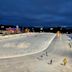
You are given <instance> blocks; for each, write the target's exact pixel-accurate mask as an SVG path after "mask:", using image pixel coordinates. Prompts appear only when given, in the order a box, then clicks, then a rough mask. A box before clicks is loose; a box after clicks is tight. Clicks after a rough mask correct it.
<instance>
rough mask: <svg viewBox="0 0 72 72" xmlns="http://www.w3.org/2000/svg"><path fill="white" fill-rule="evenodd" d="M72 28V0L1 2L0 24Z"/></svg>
mask: <svg viewBox="0 0 72 72" xmlns="http://www.w3.org/2000/svg"><path fill="white" fill-rule="evenodd" d="M50 22H51V23H54V24H53V25H55V23H58V24H62V25H67V26H72V0H0V23H3V24H4V23H5V24H9V23H10V24H17V23H19V24H22V25H23V24H33V25H34V24H35V25H38V24H42V25H43V24H45V23H46V24H47V25H49V24H48V23H50Z"/></svg>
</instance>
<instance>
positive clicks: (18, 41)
mask: <svg viewBox="0 0 72 72" xmlns="http://www.w3.org/2000/svg"><path fill="white" fill-rule="evenodd" d="M54 37H55V34H52V33H45V34H44V33H36V34H31V33H30V34H26V35H24V36H23V35H22V36H21V35H20V36H18V37H16V38H7V39H3V40H1V41H0V58H4V57H5V58H6V57H17V56H24V55H28V54H33V53H37V52H39V51H41V50H43V49H44V48H47V47H48V45H49V44H50V43H51V41H52V40H53V39H54Z"/></svg>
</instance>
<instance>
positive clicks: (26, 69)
mask: <svg viewBox="0 0 72 72" xmlns="http://www.w3.org/2000/svg"><path fill="white" fill-rule="evenodd" d="M44 35H45V36H46V35H47V34H44ZM42 36H43V35H42ZM45 36H43V37H45ZM40 37H41V35H40ZM43 37H42V38H43ZM64 57H66V58H67V61H68V63H67V65H66V66H64V65H62V64H63V59H64ZM51 59H52V61H53V62H52V64H49V63H50V60H51ZM0 72H72V47H70V46H69V40H68V36H67V35H66V34H62V36H61V38H57V37H55V38H54V40H53V41H52V43H51V44H50V45H49V47H48V48H46V49H45V50H43V51H41V52H39V53H36V54H32V55H27V56H21V57H15V58H6V59H0Z"/></svg>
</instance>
